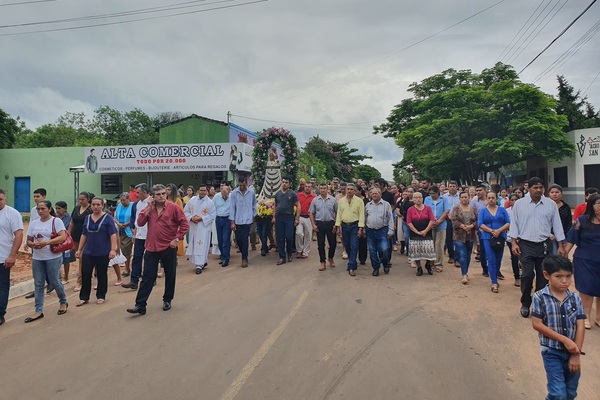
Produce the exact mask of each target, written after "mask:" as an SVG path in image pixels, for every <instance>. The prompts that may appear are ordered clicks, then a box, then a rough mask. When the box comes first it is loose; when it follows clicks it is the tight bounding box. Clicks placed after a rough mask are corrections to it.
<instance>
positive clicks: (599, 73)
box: [581, 71, 600, 97]
mask: <svg viewBox="0 0 600 400" xmlns="http://www.w3.org/2000/svg"><path fill="white" fill-rule="evenodd" d="M598 75H600V71H598V73H597V74H596V76H595V77H594V79H592V81H591V82H590V84H589V85H588V87H586V88H585V90H584V91H583V95H582V96H581V97H585V95H586V93H587V91H588V89H589V88H590V87H591V86H592V83H594V81H595V80H596V78H598Z"/></svg>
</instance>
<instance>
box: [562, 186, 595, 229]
mask: <svg viewBox="0 0 600 400" xmlns="http://www.w3.org/2000/svg"><path fill="white" fill-rule="evenodd" d="M596 193H598V189H596V188H595V187H591V188H587V189H585V201H584V202H583V203H581V204H579V205H578V206H577V207H575V210H574V211H573V221H576V220H577V218H579V217H581V216H582V215H583V214H584V213H585V208H586V207H587V200H588V197H590V195H592V194H596ZM566 234H567V232H565V235H566Z"/></svg>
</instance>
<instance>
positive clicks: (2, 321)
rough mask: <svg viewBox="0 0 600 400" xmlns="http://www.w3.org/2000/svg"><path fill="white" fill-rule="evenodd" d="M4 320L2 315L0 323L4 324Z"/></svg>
mask: <svg viewBox="0 0 600 400" xmlns="http://www.w3.org/2000/svg"><path fill="white" fill-rule="evenodd" d="M5 322H6V320H5V319H4V315H3V316H1V317H0V325H4V323H5Z"/></svg>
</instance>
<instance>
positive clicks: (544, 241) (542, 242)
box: [519, 238, 550, 244]
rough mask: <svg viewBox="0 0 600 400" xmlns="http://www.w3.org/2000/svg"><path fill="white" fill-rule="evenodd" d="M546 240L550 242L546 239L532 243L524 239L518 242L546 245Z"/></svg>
mask: <svg viewBox="0 0 600 400" xmlns="http://www.w3.org/2000/svg"><path fill="white" fill-rule="evenodd" d="M548 240H550V239H549V238H548V239H545V240H543V241H541V242H532V241H531V240H525V239H521V238H519V242H525V243H530V244H544V243H547V242H548Z"/></svg>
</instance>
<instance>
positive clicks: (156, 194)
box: [154, 192, 167, 196]
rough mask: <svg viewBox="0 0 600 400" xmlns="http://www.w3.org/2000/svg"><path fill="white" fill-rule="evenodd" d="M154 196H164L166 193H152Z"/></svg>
mask: <svg viewBox="0 0 600 400" xmlns="http://www.w3.org/2000/svg"><path fill="white" fill-rule="evenodd" d="M154 195H155V196H166V195H167V192H160V193H154Z"/></svg>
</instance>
